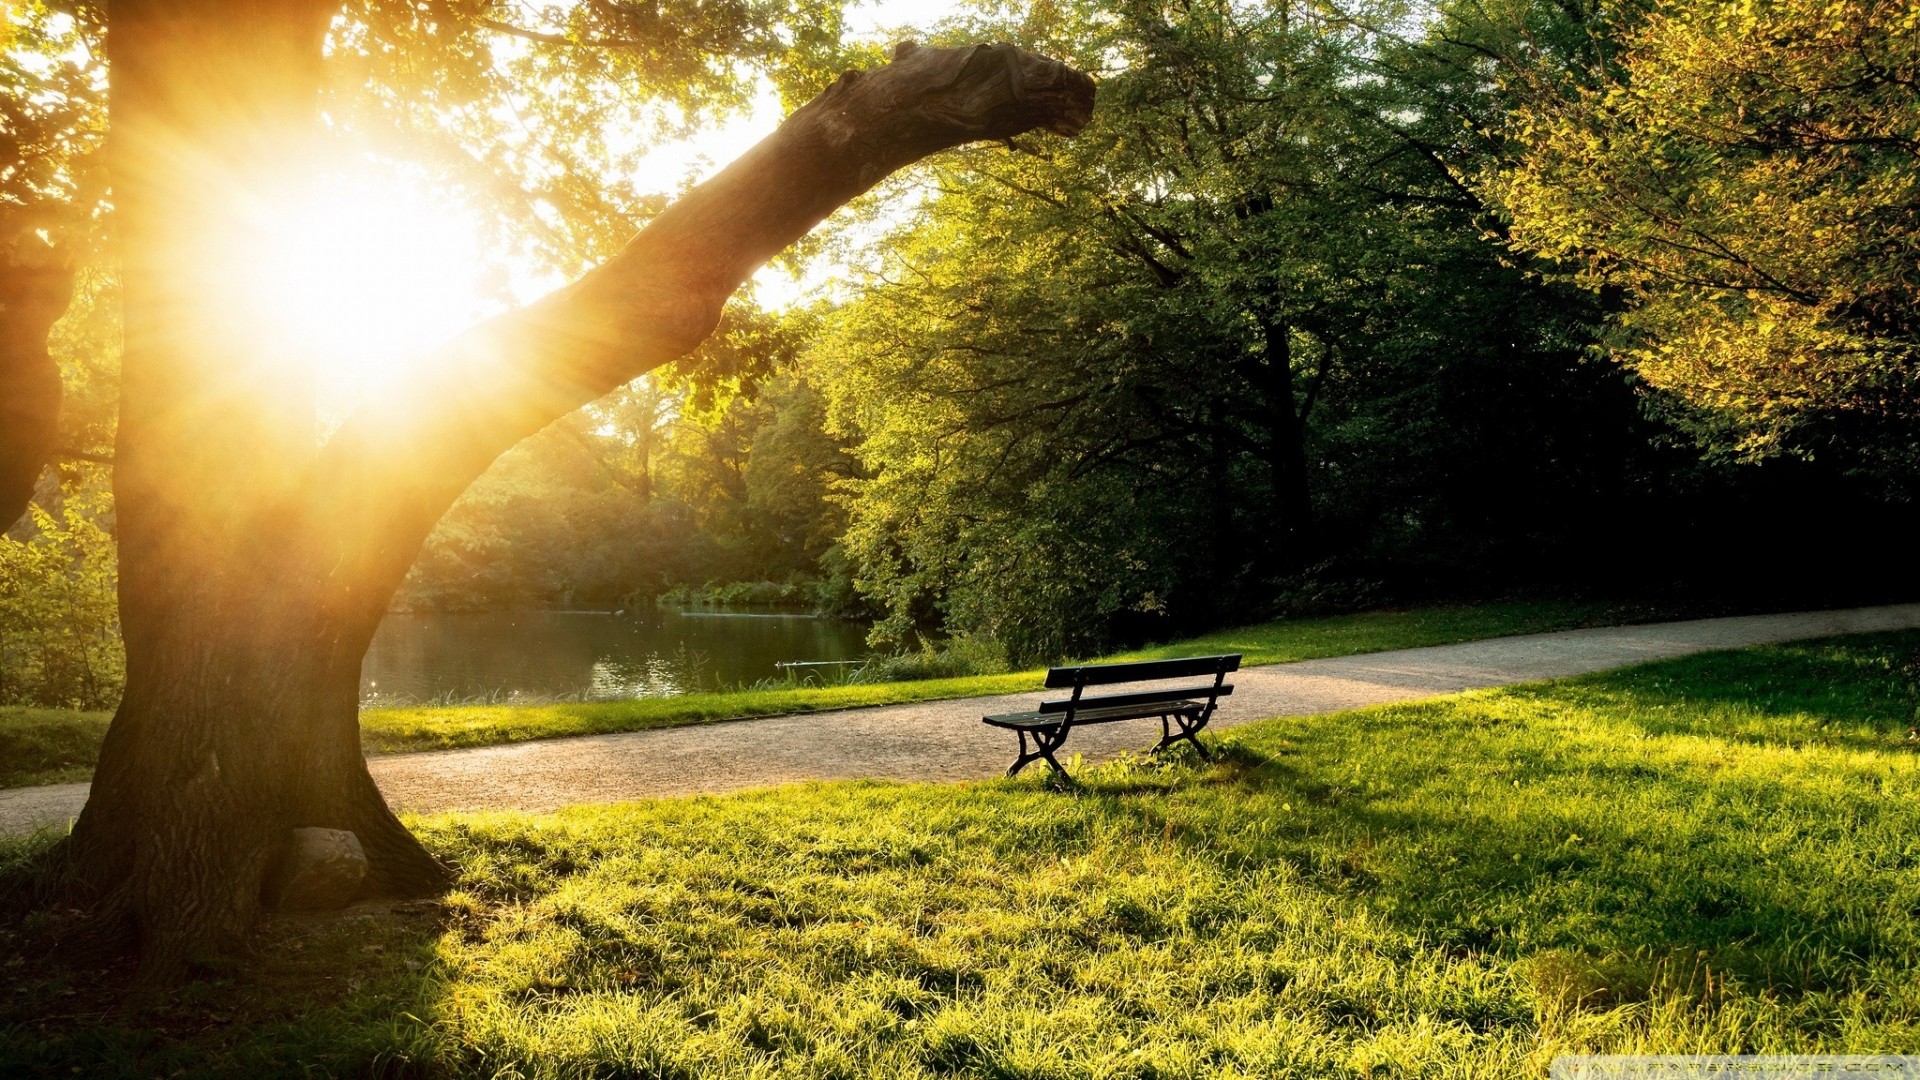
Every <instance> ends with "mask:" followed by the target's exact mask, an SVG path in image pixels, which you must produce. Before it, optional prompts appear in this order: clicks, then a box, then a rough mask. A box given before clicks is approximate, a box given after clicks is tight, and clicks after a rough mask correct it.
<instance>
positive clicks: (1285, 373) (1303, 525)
mask: <svg viewBox="0 0 1920 1080" xmlns="http://www.w3.org/2000/svg"><path fill="white" fill-rule="evenodd" d="M1261 332H1262V338H1263V344H1264V345H1265V350H1264V351H1265V356H1264V357H1263V359H1264V361H1265V363H1263V364H1262V365H1261V369H1260V375H1261V380H1260V381H1261V384H1262V388H1263V390H1264V392H1265V393H1264V396H1265V397H1266V414H1267V475H1268V477H1269V478H1270V481H1271V483H1272V485H1273V506H1274V514H1275V517H1276V518H1277V519H1278V525H1279V527H1278V528H1276V529H1275V530H1273V532H1272V534H1271V535H1272V537H1273V539H1274V541H1275V550H1274V551H1273V553H1272V554H1273V557H1274V559H1275V561H1276V562H1277V563H1278V564H1279V565H1280V566H1282V567H1284V568H1286V569H1288V570H1292V569H1295V568H1296V567H1298V566H1300V565H1302V564H1303V563H1304V562H1305V561H1306V559H1307V556H1308V553H1309V548H1310V545H1311V543H1312V536H1313V490H1312V487H1311V484H1310V481H1309V478H1308V476H1307V430H1306V428H1307V425H1306V422H1305V420H1304V419H1303V418H1302V417H1301V415H1300V403H1299V402H1298V401H1297V400H1296V399H1295V394H1294V378H1293V340H1292V337H1291V331H1290V328H1289V327H1288V326H1287V324H1286V322H1285V321H1284V320H1282V319H1280V318H1278V317H1277V316H1274V315H1272V314H1269V315H1267V316H1265V317H1263V318H1262V320H1261Z"/></svg>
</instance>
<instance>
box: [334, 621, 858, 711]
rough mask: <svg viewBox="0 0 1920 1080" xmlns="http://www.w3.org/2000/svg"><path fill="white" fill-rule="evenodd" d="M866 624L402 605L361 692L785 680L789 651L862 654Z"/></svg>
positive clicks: (609, 693)
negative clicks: (430, 610)
mask: <svg viewBox="0 0 1920 1080" xmlns="http://www.w3.org/2000/svg"><path fill="white" fill-rule="evenodd" d="M866 633H867V628H866V625H865V624H864V623H857V622H849V621H847V620H844V619H819V618H813V617H811V616H807V615H788V614H758V613H752V614H749V613H743V612H718V611H716V612H706V611H700V612H676V611H644V612H641V613H639V614H633V615H601V614H573V613H565V612H544V611H532V612H528V611H513V612H487V613H481V614H462V615H452V614H401V613H395V614H391V615H388V616H387V617H386V620H385V621H384V622H382V623H381V624H380V631H379V632H378V633H377V634H375V635H374V638H373V646H372V647H371V648H369V649H368V650H367V657H366V661H365V662H364V663H363V664H362V665H361V668H360V700H361V703H362V704H368V705H372V704H407V703H412V702H424V701H445V700H451V701H469V700H475V699H482V698H485V699H492V700H500V701H515V700H529V699H532V700H539V699H542V698H579V699H585V700H592V701H615V700H621V699H626V698H638V697H670V696H672V695H674V694H684V693H688V692H690V691H694V690H712V689H717V688H722V687H731V686H735V685H739V684H742V683H754V682H758V681H760V680H762V679H775V678H783V677H784V676H785V672H784V671H783V670H782V669H780V668H778V667H775V666H774V665H775V664H776V663H779V662H783V661H786V662H791V661H811V660H857V659H860V658H862V657H864V656H866V655H867V651H868V650H867V646H866ZM806 670H807V669H804V668H803V669H800V673H801V674H803V675H804V673H805V672H806ZM818 670H819V671H822V672H837V671H840V670H843V669H840V668H821V669H818Z"/></svg>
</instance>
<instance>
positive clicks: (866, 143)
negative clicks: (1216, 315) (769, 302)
mask: <svg viewBox="0 0 1920 1080" xmlns="http://www.w3.org/2000/svg"><path fill="white" fill-rule="evenodd" d="M1093 99H1094V86H1093V81H1092V80H1091V79H1090V78H1088V77H1087V76H1086V75H1083V74H1081V73H1080V72H1077V71H1075V70H1073V69H1071V68H1068V67H1066V66H1065V65H1062V64H1060V63H1057V62H1055V61H1052V60H1049V59H1046V58H1044V57H1040V56H1036V55H1034V54H1032V53H1029V52H1026V51H1024V50H1021V49H1018V48H1015V47H1013V46H1011V45H976V46H972V47H967V48H956V49H933V48H920V47H917V46H915V45H913V44H911V43H907V44H902V45H901V46H899V47H898V48H897V49H896V50H895V52H894V58H893V62H892V63H890V64H888V65H886V66H885V67H881V68H877V69H875V70H872V71H866V72H848V73H846V74H844V75H842V76H841V77H840V78H839V80H838V81H836V82H835V83H834V84H833V85H832V86H830V87H828V88H827V90H826V91H825V92H824V93H822V94H821V95H820V96H819V97H817V98H815V99H814V100H813V101H811V102H809V103H807V104H806V105H804V106H802V107H801V108H800V109H798V110H796V111H795V112H794V114H793V115H792V116H790V117H789V118H788V119H787V121H786V122H785V123H784V124H782V125H781V127H780V128H779V129H778V130H777V131H775V132H774V133H773V134H772V135H770V136H768V137H767V138H766V139H765V140H763V141H761V142H760V143H759V144H758V145H756V146H755V147H753V148H752V149H751V150H749V151H747V153H746V154H745V155H743V156H742V157H741V158H740V159H739V160H737V161H735V162H734V163H733V164H731V165H729V166H728V167H727V168H725V169H724V170H722V171H721V172H720V173H719V174H718V175H716V176H714V177H713V178H712V179H710V180H708V181H706V182H705V183H703V184H701V185H700V186H699V187H697V188H695V189H694V190H692V191H691V192H689V193H688V194H687V195H686V196H685V197H683V198H681V199H680V200H679V201H677V202H675V203H674V204H673V205H671V206H670V207H668V208H667V209H666V210H665V211H663V212H661V213H660V214H659V215H658V216H657V217H655V218H654V219H653V220H652V221H651V222H650V223H649V224H648V225H647V227H646V228H645V229H643V230H642V231H641V232H640V233H639V234H638V235H637V236H635V237H634V238H633V239H632V240H631V241H629V242H628V244H627V245H626V247H625V248H624V249H623V250H621V251H620V252H619V253H618V254H617V255H615V256H614V257H613V258H612V259H610V260H608V261H607V262H606V263H605V264H603V265H601V266H600V267H598V268H596V269H594V270H592V271H590V272H589V273H588V274H587V275H586V276H584V277H582V278H581V279H580V280H578V281H576V282H574V283H573V284H572V285H570V286H567V287H566V288H563V289H561V290H560V291H558V292H556V293H553V294H552V295H550V296H547V297H546V298H544V299H542V300H540V301H538V302H536V303H534V304H531V305H529V306H527V307H525V308H522V309H520V310H517V311H514V312H509V313H508V314H506V315H503V316H500V317H499V318H496V319H493V320H491V321H489V322H486V323H483V324H481V325H480V326H478V327H475V328H474V329H472V330H470V331H468V332H467V333H465V334H463V335H461V336H460V337H458V338H456V339H455V340H454V341H452V342H451V343H449V344H448V345H447V346H446V347H444V348H443V349H442V350H441V351H440V352H439V353H438V354H437V356H436V357H435V358H434V359H433V361H432V362H431V363H429V364H427V365H425V366H424V367H423V368H422V369H421V370H420V371H419V372H418V373H417V374H416V375H415V376H414V377H413V378H411V379H410V380H409V381H408V382H407V383H406V384H405V385H404V386H403V387H401V388H400V389H398V390H397V391H396V392H395V393H394V394H393V395H392V397H391V398H389V399H387V400H385V401H381V402H375V403H372V404H370V405H369V406H368V407H366V408H363V409H362V410H361V411H360V412H359V413H358V414H356V415H355V416H353V417H351V418H350V419H349V420H348V421H347V423H346V424H345V425H343V426H342V427H341V428H340V430H339V431H337V432H336V433H335V435H334V437H333V439H332V440H330V441H329V443H328V444H327V446H326V447H325V448H324V449H323V451H322V452H321V455H320V458H319V461H318V462H317V464H316V471H315V474H314V476H313V477H312V480H311V483H310V484H309V485H308V490H307V492H306V495H307V499H306V500H305V501H306V505H308V506H310V507H312V508H313V514H314V516H313V517H311V518H310V519H308V521H309V524H308V525H307V527H306V535H307V537H308V539H309V540H310V542H313V543H314V544H315V545H316V547H315V550H313V555H314V559H313V562H312V568H313V570H314V572H316V573H318V574H319V575H321V578H322V580H321V581H319V582H317V583H316V584H317V585H318V586H319V589H320V594H321V600H322V604H323V606H324V607H326V608H327V609H329V610H331V611H332V612H333V613H335V614H336V615H339V616H343V618H341V619H337V620H328V621H329V622H332V623H333V624H334V625H335V626H336V627H341V628H345V634H346V637H345V638H343V639H342V640H340V641H338V642H336V643H335V647H337V648H338V649H339V650H340V655H341V656H342V657H345V656H347V655H349V654H350V655H351V656H352V657H353V658H354V659H355V660H357V658H358V656H359V652H360V650H361V649H362V648H364V645H365V641H364V640H361V638H367V639H370V638H371V635H372V633H373V629H374V627H375V626H376V625H377V624H378V622H379V618H380V616H381V614H382V613H383V612H384V611H385V608H386V604H387V601H388V599H389V598H390V597H391V594H392V592H393V590H394V588H396V587H397V586H398V585H399V583H400V580H401V578H402V577H403V576H404V575H405V574H406V572H407V569H408V567H409V566H410V565H411V564H412V562H413V559H414V556H415V555H416V554H417V553H418V551H419V548H420V545H421V543H422V542H423V541H424V540H425V538H426V535H427V533H428V531H429V530H430V529H432V527H433V525H434V523H435V522H436V521H438V520H439V518H440V516H441V515H442V514H443V513H444V512H445V511H446V509H447V508H448V507H449V506H450V505H451V504H452V502H453V500H454V499H455V498H457V497H458V496H459V494H460V492H461V491H463V490H465V488H466V487H467V485H468V484H470V483H471V482H472V481H473V480H474V479H475V478H477V477H478V476H479V475H480V474H481V473H482V472H484V471H485V470H486V468H487V466H488V465H489V464H491V463H492V461H493V460H494V458H495V457H497V456H498V455H500V454H501V453H502V452H504V451H506V450H507V449H508V448H509V447H511V446H513V445H514V444H515V443H517V442H519V441H520V440H521V439H523V438H525V437H526V436H528V435H531V434H532V433H533V432H535V431H537V430H539V429H540V428H542V427H544V426H546V425H547V424H548V423H550V422H552V421H553V420H555V419H557V418H559V417H561V416H563V415H565V414H566V413H568V412H571V411H572V410H574V409H576V408H578V407H579V406H581V405H584V404H586V403H587V402H589V401H592V400H594V399H595V398H597V397H600V396H601V395H603V394H605V393H607V392H608V391H610V390H612V389H613V388H615V387H617V386H619V385H621V384H622V383H625V382H627V381H629V380H631V379H633V378H634V377H636V376H638V375H641V374H643V373H645V372H647V371H649V370H651V369H653V368H655V367H658V366H659V365H661V364H663V363H666V362H667V361H669V360H673V359H675V358H676V357H679V356H682V355H684V354H686V353H687V352H690V351H691V350H692V349H693V348H694V347H695V346H697V345H698V344H699V343H700V342H701V341H702V340H703V339H704V338H706V336H707V335H708V334H709V333H710V332H711V331H712V330H713V328H714V326H715V325H716V323H717V322H718V320H719V318H720V313H721V309H722V307H723V306H724V305H725V303H726V301H727V298H728V297H729V296H731V295H732V294H733V292H734V291H735V290H736V289H737V288H739V286H740V285H741V283H742V282H744V281H745V280H746V279H747V277H748V276H749V275H750V274H752V273H753V272H754V270H755V269H757V268H758V267H759V266H760V265H761V264H762V263H764V262H766V261H767V260H768V259H770V258H771V257H773V256H774V255H775V254H777V253H779V252H780V251H781V250H783V249H784V248H786V247H787V246H788V245H790V244H792V243H793V242H794V241H795V240H798V239H799V238H800V237H801V236H803V235H805V234H806V233H807V232H808V230H810V229H812V228H813V227H814V226H815V225H817V224H819V223H820V222H821V221H822V220H824V219H825V218H826V217H827V215H829V214H831V213H832V212H833V211H834V210H836V209H837V208H839V207H840V206H842V205H844V204H845V203H847V202H848V201H850V200H851V199H853V198H855V197H857V196H859V195H860V194H862V193H863V192H865V191H867V190H868V189H870V188H871V187H873V186H874V185H875V184H876V183H878V182H879V181H880V180H881V179H883V178H884V177H886V176H887V175H889V174H890V173H892V172H894V171H896V170H898V169H900V168H902V167H904V166H907V165H910V164H912V163H913V162H915V161H918V160H919V159H921V158H923V157H926V156H927V155H929V154H932V153H935V152H938V151H940V150H944V149H947V148H950V147H954V146H959V145H962V144H965V143H969V142H975V141H980V140H994V139H1007V138H1011V137H1012V136H1015V135H1019V134H1021V133H1024V132H1027V131H1031V130H1034V129H1045V130H1048V131H1053V132H1056V133H1059V134H1063V135H1072V134H1074V133H1077V132H1078V131H1079V130H1080V128H1081V127H1083V126H1084V125H1085V124H1086V123H1087V121H1088V120H1089V119H1090V118H1091V115H1092V109H1093Z"/></svg>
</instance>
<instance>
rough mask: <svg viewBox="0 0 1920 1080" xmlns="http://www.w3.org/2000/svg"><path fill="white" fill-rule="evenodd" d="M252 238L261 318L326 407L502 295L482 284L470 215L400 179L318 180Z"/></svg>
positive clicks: (402, 365) (383, 376)
mask: <svg viewBox="0 0 1920 1080" xmlns="http://www.w3.org/2000/svg"><path fill="white" fill-rule="evenodd" d="M261 245H262V246H261V257H260V262H259V274H258V276H257V277H256V278H255V279H254V282H253V284H254V287H255V288H256V290H257V294H256V297H255V303H256V306H257V308H258V309H259V314H260V316H261V317H262V318H264V319H266V320H268V322H269V323H270V324H271V325H272V326H274V327H275V328H276V330H277V332H276V334H275V336H276V337H277V338H278V339H279V340H280V341H282V342H284V343H286V347H288V348H290V349H292V350H294V351H295V352H296V354H297V355H298V358H299V359H300V360H301V361H303V362H309V363H311V364H312V365H313V366H314V368H315V371H316V373H317V379H318V383H319V387H318V389H319V390H320V393H321V399H322V401H323V402H324V403H329V404H332V405H335V406H347V405H351V403H352V402H353V401H354V400H357V399H359V398H361V397H364V396H366V395H369V394H375V393H378V392H379V391H380V389H381V388H382V387H383V386H385V385H387V384H388V383H390V382H391V381H392V380H393V379H394V378H395V377H396V376H397V375H399V374H400V373H402V372H404V371H405V370H406V369H407V367H408V366H409V365H410V364H412V363H413V362H414V361H416V360H417V359H418V358H419V357H420V356H422V355H423V354H425V353H427V352H428V351H430V350H431V349H432V348H433V347H434V346H436V345H438V344H440V343H441V342H443V341H445V340H447V339H448V338H450V337H452V336H453V335H455V334H457V333H459V332H460V331H461V330H463V329H465V328H467V327H468V326H470V325H472V324H473V323H474V322H475V321H477V320H478V319H480V318H482V317H483V316H484V315H486V314H487V313H488V312H489V311H490V310H492V309H493V308H495V307H497V306H498V304H499V302H500V300H501V299H503V298H501V297H499V296H493V297H489V296H488V295H487V290H486V289H485V288H484V286H485V284H486V282H485V277H486V275H487V273H488V270H487V267H488V265H489V260H488V259H487V258H486V257H485V252H484V251H483V249H482V245H481V230H480V227H479V224H478V222H477V220H476V219H475V218H474V216H473V215H472V214H471V213H465V212H462V211H461V210H460V209H457V208H454V207H450V206H448V205H447V204H446V203H445V202H443V201H440V200H436V199H435V198H434V197H433V196H432V194H431V193H430V192H428V191H425V190H423V189H422V188H420V187H418V186H415V185H412V184H409V183H407V182H406V181H405V180H404V179H401V178H397V177H354V178H351V179H341V180H336V181H334V182H330V183H327V184H324V185H321V186H320V187H318V188H317V189H315V190H313V191H312V192H311V193H310V194H307V195H305V196H302V197H301V198H299V199H297V200H295V201H294V202H293V203H292V204H291V205H288V206H285V207H281V208H277V209H276V211H275V212H274V213H272V214H271V215H269V218H268V220H267V222H266V223H265V227H264V229H263V231H262V234H261ZM495 291H496V292H497V290H495Z"/></svg>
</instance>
